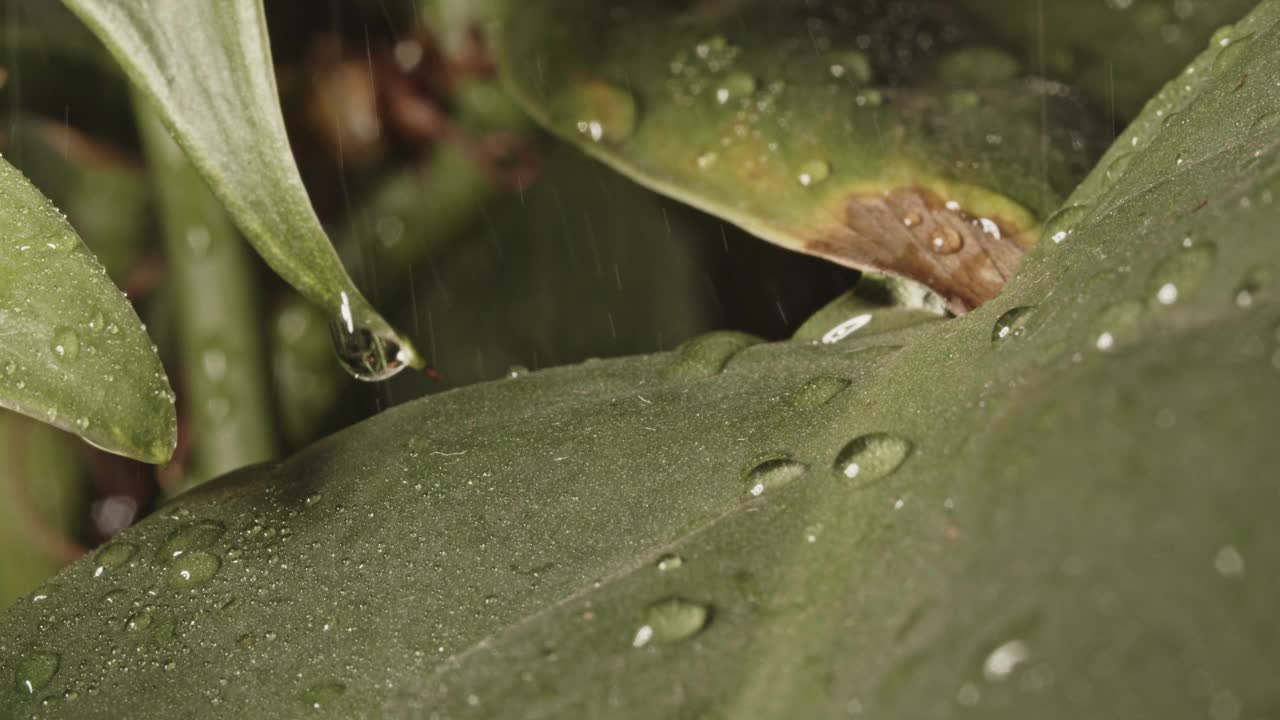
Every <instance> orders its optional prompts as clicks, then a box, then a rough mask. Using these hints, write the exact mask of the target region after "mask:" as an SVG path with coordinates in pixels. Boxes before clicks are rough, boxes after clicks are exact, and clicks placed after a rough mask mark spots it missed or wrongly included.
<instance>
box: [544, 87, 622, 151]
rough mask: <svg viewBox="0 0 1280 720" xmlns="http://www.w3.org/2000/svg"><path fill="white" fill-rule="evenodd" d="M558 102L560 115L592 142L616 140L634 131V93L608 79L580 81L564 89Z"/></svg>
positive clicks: (612, 142)
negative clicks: (567, 90) (563, 93)
mask: <svg viewBox="0 0 1280 720" xmlns="http://www.w3.org/2000/svg"><path fill="white" fill-rule="evenodd" d="M561 103H562V109H561V110H560V112H561V113H562V114H563V116H564V117H565V118H566V119H567V120H568V121H569V122H570V123H572V125H573V128H574V129H575V130H576V131H577V132H578V133H579V134H580V135H583V136H585V137H586V138H587V139H589V140H591V141H592V142H597V143H599V142H603V143H609V144H617V143H620V142H622V141H624V140H626V139H627V138H629V137H631V134H632V133H634V132H635V129H636V119H637V110H636V100H635V97H633V96H632V95H631V93H629V92H627V91H626V90H623V89H622V88H619V87H618V86H616V85H613V84H611V83H607V82H601V81H598V80H589V81H583V82H580V83H578V84H577V85H576V86H574V87H573V88H572V89H571V90H570V91H569V92H568V93H566V95H565V96H564V97H563V98H562V99H561Z"/></svg>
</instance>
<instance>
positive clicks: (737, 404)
mask: <svg viewBox="0 0 1280 720" xmlns="http://www.w3.org/2000/svg"><path fill="white" fill-rule="evenodd" d="M1224 37H1228V38H1230V40H1231V42H1229V43H1228V44H1227V46H1226V47H1228V48H1230V47H1235V48H1237V50H1234V51H1229V52H1228V51H1225V50H1224V49H1223V46H1222V45H1221V44H1220V43H1215V44H1214V45H1213V46H1212V48H1211V50H1210V51H1209V52H1208V53H1207V54H1206V55H1205V56H1204V57H1203V58H1202V60H1200V61H1198V63H1200V64H1198V65H1197V66H1196V67H1197V68H1200V67H1203V66H1204V65H1203V64H1204V63H1207V64H1208V66H1210V67H1211V66H1212V65H1214V64H1219V65H1220V66H1221V67H1223V68H1227V67H1229V68H1231V69H1232V71H1231V72H1230V73H1219V74H1218V75H1217V76H1216V77H1212V78H1211V79H1209V80H1206V81H1204V82H1199V83H1190V84H1189V85H1190V87H1189V88H1186V86H1187V85H1188V83H1187V82H1186V81H1185V80H1184V79H1182V78H1179V79H1178V81H1177V83H1178V87H1183V88H1184V91H1183V92H1180V93H1175V95H1177V97H1176V98H1175V97H1172V96H1170V97H1166V98H1165V99H1164V100H1161V101H1160V102H1158V103H1156V104H1153V105H1152V106H1149V107H1148V109H1147V111H1146V114H1154V113H1157V112H1161V113H1163V114H1167V113H1168V111H1169V110H1170V109H1173V110H1176V111H1177V112H1179V113H1180V114H1179V116H1178V117H1179V120H1178V121H1177V122H1176V123H1174V124H1172V125H1170V126H1169V127H1165V128H1163V129H1161V130H1157V131H1155V133H1154V137H1150V138H1149V140H1150V141H1149V142H1147V141H1144V142H1141V143H1139V145H1138V147H1139V151H1138V153H1137V154H1136V155H1135V156H1133V157H1132V158H1131V159H1130V161H1129V162H1128V163H1127V165H1126V166H1125V167H1124V171H1123V172H1121V173H1119V178H1118V179H1117V180H1116V181H1115V182H1113V183H1111V184H1109V185H1108V187H1107V189H1106V191H1105V193H1103V196H1105V200H1104V199H1098V200H1095V201H1092V206H1093V207H1094V208H1095V209H1094V210H1091V211H1088V212H1084V213H1080V212H1074V211H1073V212H1071V213H1068V215H1067V216H1065V217H1067V218H1069V219H1072V220H1073V221H1072V222H1069V223H1065V224H1063V225H1061V226H1060V227H1061V228H1062V230H1060V232H1063V233H1064V234H1063V236H1062V238H1061V241H1060V242H1044V243H1041V244H1039V245H1038V246H1037V247H1036V248H1035V249H1034V250H1033V251H1032V253H1031V254H1030V255H1029V256H1028V258H1027V261H1026V264H1025V266H1024V268H1023V270H1022V271H1021V272H1020V273H1019V275H1018V276H1017V277H1016V278H1014V280H1013V282H1011V283H1010V285H1009V286H1008V287H1007V288H1006V290H1005V291H1004V293H1002V294H1001V295H1000V296H999V297H998V298H996V299H995V300H994V301H992V302H990V303H988V304H987V305H985V306H984V307H982V308H980V309H978V310H977V311H975V312H973V313H970V314H968V315H966V316H964V317H962V318H958V319H954V320H947V321H933V322H925V323H920V324H915V325H912V326H910V327H905V328H899V329H888V330H887V331H885V332H877V327H878V322H877V319H876V317H873V318H871V320H870V321H863V322H862V323H861V325H858V324H857V323H854V324H853V325H846V322H847V321H841V322H839V323H838V324H837V325H836V326H835V327H841V326H844V327H845V328H846V331H842V332H840V333H834V334H830V333H823V334H822V337H821V338H819V339H818V341H817V342H813V341H809V340H797V341H793V342H790V343H781V344H775V345H762V344H752V341H751V339H750V338H749V337H744V336H741V335H736V334H719V335H712V336H707V337H704V338H701V339H699V340H696V341H694V342H691V343H689V344H687V345H686V346H684V347H683V348H682V349H680V350H679V351H677V352H674V353H669V354H661V355H654V356H649V357H641V358H633V359H625V360H617V361H608V362H593V363H588V364H585V365H582V366H579V367H572V368H564V369H559V370H549V371H545V372H538V373H533V374H530V375H527V376H523V377H520V378H517V379H512V380H505V381H500V382H494V383H489V384H484V385H479V386H475V387H472V388H468V389H464V390H460V391H456V392H451V393H446V394H443V395H440V396H436V397H433V398H431V399H430V400H429V401H424V402H418V403H413V404H410V405H407V406H403V407H400V408H396V409H393V410H390V411H388V412H386V413H383V414H382V415H380V416H378V417H377V418H375V419H373V420H371V421H368V422H366V423H363V424H361V425H358V426H355V427H353V428H350V429H348V430H346V431H344V432H342V433H340V434H338V435H336V436H333V437H331V438H330V439H328V440H326V441H323V442H321V443H319V444H317V445H315V446H313V447H312V448H310V449H309V450H307V451H305V452H304V453H302V454H300V455H298V456H297V457H295V458H293V459H291V460H289V461H287V462H285V463H283V464H281V465H277V466H273V467H264V468H260V469H256V470H250V471H245V472H242V473H239V474H237V475H234V476H231V477H228V478H224V479H223V480H220V481H216V482H214V483H212V484H210V485H208V486H205V488H202V489H201V490H199V491H197V492H196V493H194V494H189V495H187V496H184V497H183V498H181V499H179V500H178V501H177V502H176V503H175V504H173V505H172V506H170V507H169V508H167V509H166V510H165V511H163V512H162V513H160V514H159V515H157V516H155V517H153V518H151V519H149V520H147V521H145V522H143V523H141V524H140V525H139V526H137V527H136V528H133V529H131V530H129V531H127V532H126V533H125V534H124V535H122V536H121V537H120V538H119V540H118V541H117V542H116V543H115V544H113V545H111V546H108V547H107V548H105V549H104V550H103V551H102V552H101V554H100V555H99V556H98V557H97V558H96V559H92V560H86V561H83V562H80V563H77V564H75V565H73V566H71V567H70V568H68V569H67V570H66V571H64V573H63V574H62V575H61V576H60V577H58V578H57V579H56V580H55V581H53V582H52V583H51V584H50V585H49V586H48V587H47V588H46V589H44V590H42V591H40V592H39V593H37V594H35V595H33V596H31V597H30V598H28V599H27V600H26V601H23V602H21V603H20V604H19V605H18V606H16V607H15V608H13V609H11V610H9V611H8V612H6V613H5V614H4V615H3V616H0V667H4V668H8V669H10V671H11V672H12V673H13V675H12V682H11V683H9V684H7V685H0V693H4V695H0V703H2V704H3V705H0V706H7V707H12V708H14V713H15V714H16V713H22V714H24V715H25V714H28V713H31V712H36V713H41V714H43V715H44V716H47V717H76V718H95V717H115V716H118V715H120V714H127V715H128V716H130V717H135V718H148V717H170V716H172V715H173V714H175V713H180V712H181V713H187V714H190V715H193V716H202V715H203V716H227V717H235V716H244V715H249V714H254V715H263V716H279V717H303V716H311V715H315V714H317V713H318V715H319V716H322V717H324V716H327V717H360V716H384V717H404V718H418V717H433V716H434V717H477V718H480V717H484V718H489V717H520V718H540V717H548V718H550V717H556V718H559V717H645V718H648V717H661V718H667V717H687V718H704V717H706V718H710V717H731V718H740V717H753V718H775V717H804V718H809V717H846V716H848V715H855V716H856V715H858V714H862V715H864V716H868V717H903V718H916V717H927V718H959V717H984V718H1027V717H1035V718H1050V719H1052V718H1078V717H1085V716H1087V717H1091V718H1133V717H1161V718H1200V717H1205V716H1208V717H1211V718H1227V717H1266V716H1268V714H1271V713H1274V711H1275V708H1276V707H1277V701H1278V699H1277V696H1276V690H1275V678H1274V667H1275V666H1276V664H1277V663H1278V662H1280V638H1277V635H1276V629H1275V623H1274V617H1273V616H1274V598H1275V595H1276V582H1275V579H1274V576H1272V575H1271V574H1270V573H1269V572H1267V570H1268V569H1269V568H1270V567H1271V566H1272V565H1273V564H1274V563H1275V562H1276V561H1277V559H1280V533H1277V532H1276V530H1275V529H1274V527H1275V526H1274V523H1273V522H1272V521H1271V520H1272V514H1273V513H1272V508H1273V506H1274V496H1275V492H1276V487H1275V480H1276V474H1275V472H1274V469H1275V467H1276V465H1277V463H1280V451H1278V450H1277V448H1276V445H1275V443H1274V440H1273V437H1272V436H1273V435H1274V430H1273V428H1274V427H1275V424H1276V423H1277V422H1280V353H1278V351H1280V336H1278V335H1277V325H1278V324H1280V293H1278V292H1277V290H1280V288H1278V287H1277V283H1276V281H1275V278H1276V275H1275V273H1274V270H1275V268H1276V267H1277V266H1280V251H1278V250H1277V246H1276V244H1275V243H1274V242H1272V241H1271V238H1272V236H1273V234H1274V228H1275V227H1276V225H1277V222H1280V205H1278V204H1277V203H1276V193H1277V192H1280V136H1277V135H1276V133H1275V132H1274V131H1273V128H1271V127H1270V126H1269V124H1268V123H1269V121H1263V122H1259V119H1263V118H1271V117H1276V116H1277V113H1280V92H1277V89H1276V88H1277V82H1278V81H1280V2H1277V1H1276V0H1269V1H1268V2H1265V3H1264V4H1263V5H1262V6H1261V7H1260V9H1259V10H1257V11H1256V12H1255V13H1254V14H1253V15H1252V16H1251V17H1250V18H1249V19H1248V20H1246V21H1243V22H1242V23H1241V24H1240V25H1238V26H1237V27H1236V28H1234V29H1232V30H1231V31H1229V33H1226V34H1224ZM1245 38H1249V41H1248V42H1243V40H1244V39H1245ZM1194 74H1199V70H1197V72H1196V73H1194ZM1211 75H1212V73H1211ZM1241 77H1244V78H1245V80H1244V82H1241V81H1240V78H1241ZM1166 100H1167V101H1168V104H1166ZM1145 119H1150V118H1145ZM1124 141H1125V140H1124V139H1122V140H1121V142H1122V143H1123V142H1124ZM1131 147H1132V145H1131ZM1180 153H1181V154H1182V157H1183V162H1182V163H1177V162H1176V157H1177V156H1178V155H1179V154H1180ZM1106 172H1107V169H1106V168H1103V169H1100V170H1099V171H1098V172H1097V173H1095V175H1094V177H1093V179H1092V180H1091V182H1090V184H1089V185H1088V186H1086V187H1085V188H1082V189H1081V191H1080V195H1079V196H1078V197H1077V198H1075V201H1077V202H1079V203H1080V204H1083V202H1084V201H1086V200H1090V197H1091V196H1089V192H1090V189H1089V188H1090V187H1092V186H1094V185H1095V184H1096V183H1097V182H1100V181H1099V180H1098V178H1099V177H1100V176H1101V175H1103V174H1105V173H1106ZM1099 203H1101V204H1099ZM1059 222H1063V221H1062V220H1061V219H1060V221H1059ZM857 311H858V312H860V313H861V312H862V309H861V308H859V309H858V310H857ZM890 312H898V311H890ZM873 314H874V313H873ZM833 321H834V319H833ZM854 325H858V327H856V328H855V327H854ZM835 327H833V328H832V330H834V329H835ZM848 328H854V329H852V330H849V329H848ZM829 334H830V338H831V340H830V341H829V342H823V341H822V338H826V337H828V335H829ZM842 335H843V337H841V336H842ZM107 593H110V594H111V595H110V597H111V598H113V599H116V598H118V599H120V600H122V601H123V603H122V604H117V603H114V602H112V603H104V602H102V601H101V600H100V599H99V598H100V597H102V596H103V595H104V594H107ZM117 608H119V609H117ZM45 700H47V701H48V704H47V705H41V704H40V703H42V702H43V701H45Z"/></svg>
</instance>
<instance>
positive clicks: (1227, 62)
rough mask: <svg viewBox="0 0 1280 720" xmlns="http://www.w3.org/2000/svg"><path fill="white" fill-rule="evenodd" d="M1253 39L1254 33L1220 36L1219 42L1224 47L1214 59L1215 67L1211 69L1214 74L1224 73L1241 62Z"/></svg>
mask: <svg viewBox="0 0 1280 720" xmlns="http://www.w3.org/2000/svg"><path fill="white" fill-rule="evenodd" d="M1252 41H1253V35H1252V34H1246V35H1241V36H1240V37H1238V38H1230V37H1222V38H1218V40H1217V44H1218V45H1219V46H1220V47H1221V48H1222V50H1221V51H1220V52H1219V53H1218V56H1217V57H1216V58H1214V59H1213V67H1212V68H1211V69H1210V70H1209V72H1211V73H1212V74H1214V75H1222V74H1224V73H1226V72H1227V71H1229V70H1231V68H1233V67H1235V66H1236V65H1237V64H1239V60H1240V58H1241V57H1242V56H1243V55H1244V53H1245V50H1246V49H1248V47H1249V45H1250V43H1251V42H1252Z"/></svg>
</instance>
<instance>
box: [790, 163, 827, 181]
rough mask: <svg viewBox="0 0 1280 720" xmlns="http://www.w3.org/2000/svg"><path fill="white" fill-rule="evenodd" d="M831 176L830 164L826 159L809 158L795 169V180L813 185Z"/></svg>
mask: <svg viewBox="0 0 1280 720" xmlns="http://www.w3.org/2000/svg"><path fill="white" fill-rule="evenodd" d="M829 177H831V164H830V163H828V162H827V161H826V160H809V161H807V162H805V163H803V164H801V165H800V168H799V169H798V170H797V171H796V182H798V183H800V184H801V185H803V186H804V187H813V186H814V185H818V184H820V183H822V182H823V181H825V180H826V179H827V178H829Z"/></svg>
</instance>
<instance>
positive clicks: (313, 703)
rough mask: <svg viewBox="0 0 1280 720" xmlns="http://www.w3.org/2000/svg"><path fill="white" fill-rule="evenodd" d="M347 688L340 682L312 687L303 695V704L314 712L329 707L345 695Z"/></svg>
mask: <svg viewBox="0 0 1280 720" xmlns="http://www.w3.org/2000/svg"><path fill="white" fill-rule="evenodd" d="M346 692H347V686H346V685H343V684H342V683H339V682H326V683H320V684H318V685H312V686H311V687H309V688H307V689H306V691H304V692H303V693H302V702H303V703H304V704H305V705H306V706H307V707H309V708H311V709H313V710H322V709H324V708H326V707H329V706H330V705H332V704H333V703H334V702H336V701H337V700H338V698H340V697H342V696H343V695H345V694H346Z"/></svg>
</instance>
